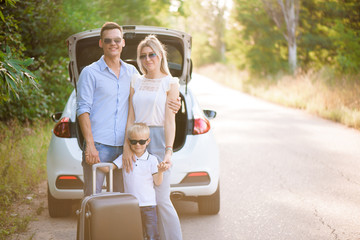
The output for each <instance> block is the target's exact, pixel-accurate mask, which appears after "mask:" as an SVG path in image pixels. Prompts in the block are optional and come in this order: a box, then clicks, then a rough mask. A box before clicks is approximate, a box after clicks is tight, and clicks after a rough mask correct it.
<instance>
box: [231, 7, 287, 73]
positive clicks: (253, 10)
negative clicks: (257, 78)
mask: <svg viewBox="0 0 360 240" xmlns="http://www.w3.org/2000/svg"><path fill="white" fill-rule="evenodd" d="M226 39H227V40H226V43H227V55H228V57H229V60H230V62H232V63H234V64H235V65H236V66H238V67H240V68H243V69H248V70H249V71H250V72H251V73H254V74H258V75H263V76H264V75H268V74H274V73H276V72H278V71H280V70H284V69H287V67H288V65H287V43H286V41H285V39H284V38H283V37H282V35H281V33H280V32H279V31H278V29H277V27H276V26H275V24H274V23H273V21H272V20H271V19H270V18H269V17H268V15H267V13H266V11H265V9H264V7H263V3H262V1H261V0H253V1H246V0H235V1H234V2H233V10H232V13H231V19H230V28H229V31H228V32H227V37H226Z"/></svg>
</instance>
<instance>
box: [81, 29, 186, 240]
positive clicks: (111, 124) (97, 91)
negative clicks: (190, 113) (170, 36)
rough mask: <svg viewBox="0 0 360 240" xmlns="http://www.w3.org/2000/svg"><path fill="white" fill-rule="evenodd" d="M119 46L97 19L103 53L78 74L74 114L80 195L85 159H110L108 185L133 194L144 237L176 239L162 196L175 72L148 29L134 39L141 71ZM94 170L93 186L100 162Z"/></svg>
mask: <svg viewBox="0 0 360 240" xmlns="http://www.w3.org/2000/svg"><path fill="white" fill-rule="evenodd" d="M124 46H125V40H124V38H123V32H122V28H121V27H120V26H119V25H118V24H116V23H113V22H107V23H105V24H104V25H103V26H102V28H101V32H100V40H99V47H100V48H102V49H103V56H101V58H100V59H99V60H98V61H96V62H94V63H92V64H90V65H89V66H86V67H85V68H84V69H83V70H82V72H81V74H80V77H79V82H78V86H77V117H78V121H79V125H80V128H81V131H82V134H83V136H84V140H85V141H84V151H83V160H82V166H83V171H84V195H85V196H89V195H91V193H92V170H91V165H93V164H95V163H98V162H113V164H114V166H115V168H116V170H115V171H114V191H119V192H123V191H124V185H125V191H126V192H129V193H132V194H134V195H135V196H136V197H137V198H138V200H139V204H140V207H141V213H142V220H143V226H144V229H145V232H146V235H147V239H161V240H176V239H182V233H181V227H180V221H179V218H178V215H177V213H176V210H175V208H174V206H173V205H172V203H171V200H170V174H171V156H172V150H173V149H172V147H173V143H174V139H175V114H176V112H177V111H178V110H179V108H180V103H179V101H178V97H179V80H178V79H177V78H173V77H172V76H171V74H170V71H169V67H168V63H167V57H166V51H165V48H164V46H163V44H162V43H161V42H160V41H159V40H158V39H157V38H156V36H153V35H149V36H147V37H146V38H145V39H144V40H143V41H141V42H140V44H139V45H138V48H137V64H138V67H139V69H140V71H141V73H142V75H140V74H139V73H138V71H137V69H136V68H135V67H134V66H133V65H130V64H127V63H125V62H123V61H122V60H121V59H120V55H121V51H122V48H123V47H124ZM121 169H123V171H121ZM102 170H103V171H98V172H97V182H96V191H97V192H100V191H101V189H102V183H103V181H104V177H105V172H106V170H107V169H102ZM145 173H146V174H145Z"/></svg>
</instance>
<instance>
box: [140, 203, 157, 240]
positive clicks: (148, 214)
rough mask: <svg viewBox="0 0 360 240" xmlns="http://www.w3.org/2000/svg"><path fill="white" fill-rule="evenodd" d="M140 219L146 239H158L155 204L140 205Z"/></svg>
mask: <svg viewBox="0 0 360 240" xmlns="http://www.w3.org/2000/svg"><path fill="white" fill-rule="evenodd" d="M140 211H141V220H142V225H143V229H144V232H145V235H146V239H147V240H160V236H159V231H158V229H157V215H156V206H146V207H140Z"/></svg>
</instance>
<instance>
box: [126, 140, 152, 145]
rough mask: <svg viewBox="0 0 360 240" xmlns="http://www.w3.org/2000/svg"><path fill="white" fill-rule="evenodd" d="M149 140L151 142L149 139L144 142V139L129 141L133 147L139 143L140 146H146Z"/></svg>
mask: <svg viewBox="0 0 360 240" xmlns="http://www.w3.org/2000/svg"><path fill="white" fill-rule="evenodd" d="M147 140H149V139H146V140H143V139H142V140H133V139H129V141H130V144H131V145H136V144H137V143H139V144H140V145H144V144H145V143H146V142H147Z"/></svg>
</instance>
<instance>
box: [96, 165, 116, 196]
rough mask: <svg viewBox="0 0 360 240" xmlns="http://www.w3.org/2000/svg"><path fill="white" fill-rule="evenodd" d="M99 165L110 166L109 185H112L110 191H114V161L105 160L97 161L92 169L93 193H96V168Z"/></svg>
mask: <svg viewBox="0 0 360 240" xmlns="http://www.w3.org/2000/svg"><path fill="white" fill-rule="evenodd" d="M99 167H109V168H110V171H109V185H110V189H109V191H110V192H112V191H113V170H114V166H113V164H112V163H105V162H101V163H96V164H94V165H92V171H93V195H95V194H96V169H97V168H99Z"/></svg>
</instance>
